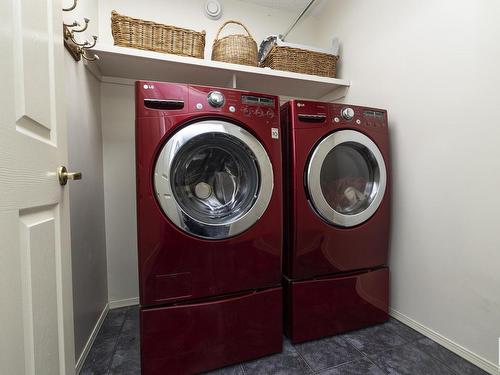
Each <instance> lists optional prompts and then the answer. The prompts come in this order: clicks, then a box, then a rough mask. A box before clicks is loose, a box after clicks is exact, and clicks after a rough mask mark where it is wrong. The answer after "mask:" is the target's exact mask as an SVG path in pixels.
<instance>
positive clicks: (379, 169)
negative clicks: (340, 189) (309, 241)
mask: <svg viewBox="0 0 500 375" xmlns="http://www.w3.org/2000/svg"><path fill="white" fill-rule="evenodd" d="M340 145H344V146H346V147H349V146H350V145H353V146H355V147H359V148H360V149H364V150H366V151H367V153H369V158H367V159H370V160H367V159H365V162H366V163H368V164H370V166H369V168H371V169H372V170H373V181H371V182H370V187H371V189H370V191H369V194H368V195H367V197H366V198H367V201H368V202H369V205H368V206H367V207H366V208H365V209H364V210H362V211H361V212H357V213H354V214H345V213H341V212H339V211H338V210H336V209H335V208H334V207H332V206H331V205H330V204H329V203H328V201H327V199H326V197H325V195H324V193H323V189H322V187H321V171H322V167H323V164H324V163H325V159H326V158H327V156H328V154H329V153H330V152H331V151H332V150H334V149H335V147H337V146H340ZM353 148H354V147H353ZM306 183H307V189H308V191H309V196H310V199H311V203H312V205H313V206H314V208H315V210H316V211H317V213H318V214H319V215H320V216H321V217H322V218H323V219H324V220H326V221H327V222H329V223H331V224H334V225H338V226H342V227H352V226H355V225H359V224H361V223H363V222H365V221H366V220H368V219H369V218H370V217H371V216H372V215H373V214H374V213H375V212H376V210H377V209H378V207H379V206H380V203H381V202H382V199H383V197H384V193H385V189H386V184H387V171H386V167H385V162H384V158H383V156H382V153H381V152H380V150H379V148H378V147H377V145H376V144H375V143H374V142H373V141H372V140H371V139H370V138H368V137H367V136H366V135H364V134H363V133H361V132H358V131H354V130H340V131H337V132H334V133H332V134H330V135H328V136H327V137H326V138H324V139H323V140H322V141H321V142H320V143H319V144H318V145H317V146H316V147H315V149H314V151H313V153H312V155H311V157H310V160H309V163H308V165H307V170H306ZM356 193H357V192H356ZM356 193H355V192H354V191H353V189H352V188H347V189H346V191H345V194H346V196H347V197H348V198H350V199H356Z"/></svg>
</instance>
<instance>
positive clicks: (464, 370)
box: [415, 338, 487, 375]
mask: <svg viewBox="0 0 500 375" xmlns="http://www.w3.org/2000/svg"><path fill="white" fill-rule="evenodd" d="M415 345H416V346H417V348H419V349H420V350H422V351H424V352H425V353H427V354H428V355H430V356H431V357H434V358H436V359H439V360H440V361H442V362H443V363H444V364H446V366H448V367H450V368H451V369H452V370H454V371H455V372H457V373H458V374H460V375H487V373H486V372H485V371H483V370H481V369H480V368H479V367H477V366H475V365H473V364H472V363H470V362H468V361H466V360H465V359H463V358H462V357H459V356H458V355H456V354H455V353H453V352H451V351H449V350H448V349H446V348H445V347H443V346H441V345H439V344H438V343H436V342H434V341H432V340H431V339H428V338H423V339H421V340H419V341H417V342H416V343H415Z"/></svg>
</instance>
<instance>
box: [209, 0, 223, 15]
mask: <svg viewBox="0 0 500 375" xmlns="http://www.w3.org/2000/svg"><path fill="white" fill-rule="evenodd" d="M205 14H206V15H207V17H208V18H210V19H211V20H218V19H219V18H221V16H222V6H221V5H220V3H219V2H218V1H217V0H207V2H206V3H205Z"/></svg>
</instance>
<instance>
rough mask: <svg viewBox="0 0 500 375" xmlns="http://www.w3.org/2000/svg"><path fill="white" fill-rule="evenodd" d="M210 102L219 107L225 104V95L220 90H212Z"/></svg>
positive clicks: (209, 96) (209, 94) (208, 98)
mask: <svg viewBox="0 0 500 375" xmlns="http://www.w3.org/2000/svg"><path fill="white" fill-rule="evenodd" d="M207 101H208V104H210V105H211V106H212V107H215V108H218V107H222V106H223V105H224V102H225V99H224V95H223V94H222V93H221V92H219V91H210V92H209V93H208V97H207Z"/></svg>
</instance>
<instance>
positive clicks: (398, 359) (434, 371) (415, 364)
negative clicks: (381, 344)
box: [370, 343, 456, 375]
mask: <svg viewBox="0 0 500 375" xmlns="http://www.w3.org/2000/svg"><path fill="white" fill-rule="evenodd" d="M370 359H371V360H372V361H373V362H374V363H375V364H376V365H377V366H378V367H380V368H381V369H382V370H384V371H385V372H386V373H387V374H391V375H393V374H394V375H396V374H397V375H416V374H418V375H456V374H454V372H453V371H451V370H450V369H449V368H448V367H446V366H445V365H444V364H443V363H442V362H440V361H438V360H437V359H435V358H432V357H431V356H429V355H427V354H426V353H425V352H424V351H422V350H420V349H419V348H418V347H417V346H416V345H415V343H410V344H406V345H402V346H399V347H397V348H395V349H392V350H388V351H385V352H382V353H379V354H376V355H373V356H370Z"/></svg>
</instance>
